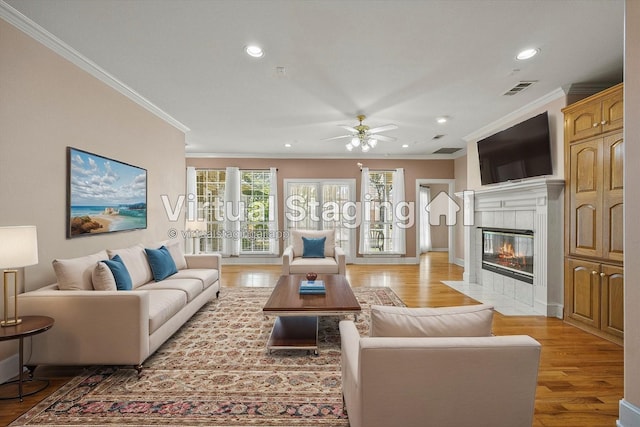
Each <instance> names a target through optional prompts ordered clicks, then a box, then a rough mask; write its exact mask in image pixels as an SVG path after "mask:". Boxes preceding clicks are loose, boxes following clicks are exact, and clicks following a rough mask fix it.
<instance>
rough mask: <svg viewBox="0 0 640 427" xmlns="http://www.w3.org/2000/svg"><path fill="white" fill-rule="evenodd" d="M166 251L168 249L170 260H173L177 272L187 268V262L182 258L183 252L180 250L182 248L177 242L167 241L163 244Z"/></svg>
mask: <svg viewBox="0 0 640 427" xmlns="http://www.w3.org/2000/svg"><path fill="white" fill-rule="evenodd" d="M164 245H165V246H166V247H167V249H169V253H170V254H171V258H173V262H175V263H176V268H177V269H178V270H182V269H184V268H187V260H186V259H185V257H184V251H183V250H182V246H181V245H180V241H179V240H167V241H166V242H165V244H164Z"/></svg>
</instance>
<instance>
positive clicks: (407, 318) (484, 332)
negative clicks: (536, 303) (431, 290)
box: [370, 304, 493, 337]
mask: <svg viewBox="0 0 640 427" xmlns="http://www.w3.org/2000/svg"><path fill="white" fill-rule="evenodd" d="M492 321H493V307H492V306H489V305H486V304H479V305H467V306H460V307H440V308H407V307H390V306H380V305H373V306H371V332H370V335H371V336H372V337H484V336H491V323H492Z"/></svg>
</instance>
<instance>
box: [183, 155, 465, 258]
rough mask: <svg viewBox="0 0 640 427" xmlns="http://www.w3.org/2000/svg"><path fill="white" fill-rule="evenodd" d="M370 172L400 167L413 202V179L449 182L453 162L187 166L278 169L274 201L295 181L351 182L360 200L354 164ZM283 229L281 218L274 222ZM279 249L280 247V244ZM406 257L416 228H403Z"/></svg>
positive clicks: (229, 161)
mask: <svg viewBox="0 0 640 427" xmlns="http://www.w3.org/2000/svg"><path fill="white" fill-rule="evenodd" d="M358 162H361V163H362V164H363V166H365V167H368V168H370V169H395V168H404V173H405V196H406V197H405V199H406V201H408V202H415V198H416V194H415V188H416V186H415V182H416V179H426V178H433V179H436V178H437V179H453V173H454V170H453V160H387V159H364V160H354V159H348V160H347V159H245V158H188V159H187V166H193V167H196V168H213V169H215V168H225V167H227V166H237V167H239V168H241V169H252V168H254V169H265V168H269V167H277V168H278V200H283V193H282V192H283V181H284V180H285V179H295V178H307V179H309V178H323V179H355V180H356V197H357V198H358V200H359V198H360V168H359V167H358V165H357V163H358ZM278 227H279V229H280V230H282V229H283V215H282V214H281V215H280V218H279V219H278ZM281 246H282V245H281ZM280 249H281V250H282V249H283V248H282V247H281V248H280ZM406 256H407V257H415V256H416V228H415V226H413V227H411V228H408V229H407V254H406Z"/></svg>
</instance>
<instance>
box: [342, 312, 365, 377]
mask: <svg viewBox="0 0 640 427" xmlns="http://www.w3.org/2000/svg"><path fill="white" fill-rule="evenodd" d="M340 344H341V349H342V371H343V377H344V373H345V372H348V373H349V375H351V376H353V377H354V378H358V356H359V354H360V333H359V332H358V329H357V328H356V324H355V323H353V321H351V320H342V321H341V322H340Z"/></svg>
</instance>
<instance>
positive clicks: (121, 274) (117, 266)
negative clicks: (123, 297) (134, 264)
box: [102, 255, 133, 291]
mask: <svg viewBox="0 0 640 427" xmlns="http://www.w3.org/2000/svg"><path fill="white" fill-rule="evenodd" d="M102 262H104V263H105V264H107V267H109V270H111V274H113V278H114V279H115V280H116V288H118V290H119V291H130V290H131V289H133V282H132V281H131V275H130V274H129V270H127V267H126V266H125V265H124V262H123V261H122V258H120V255H116V256H114V257H113V258H111V259H107V260H104V261H102Z"/></svg>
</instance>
